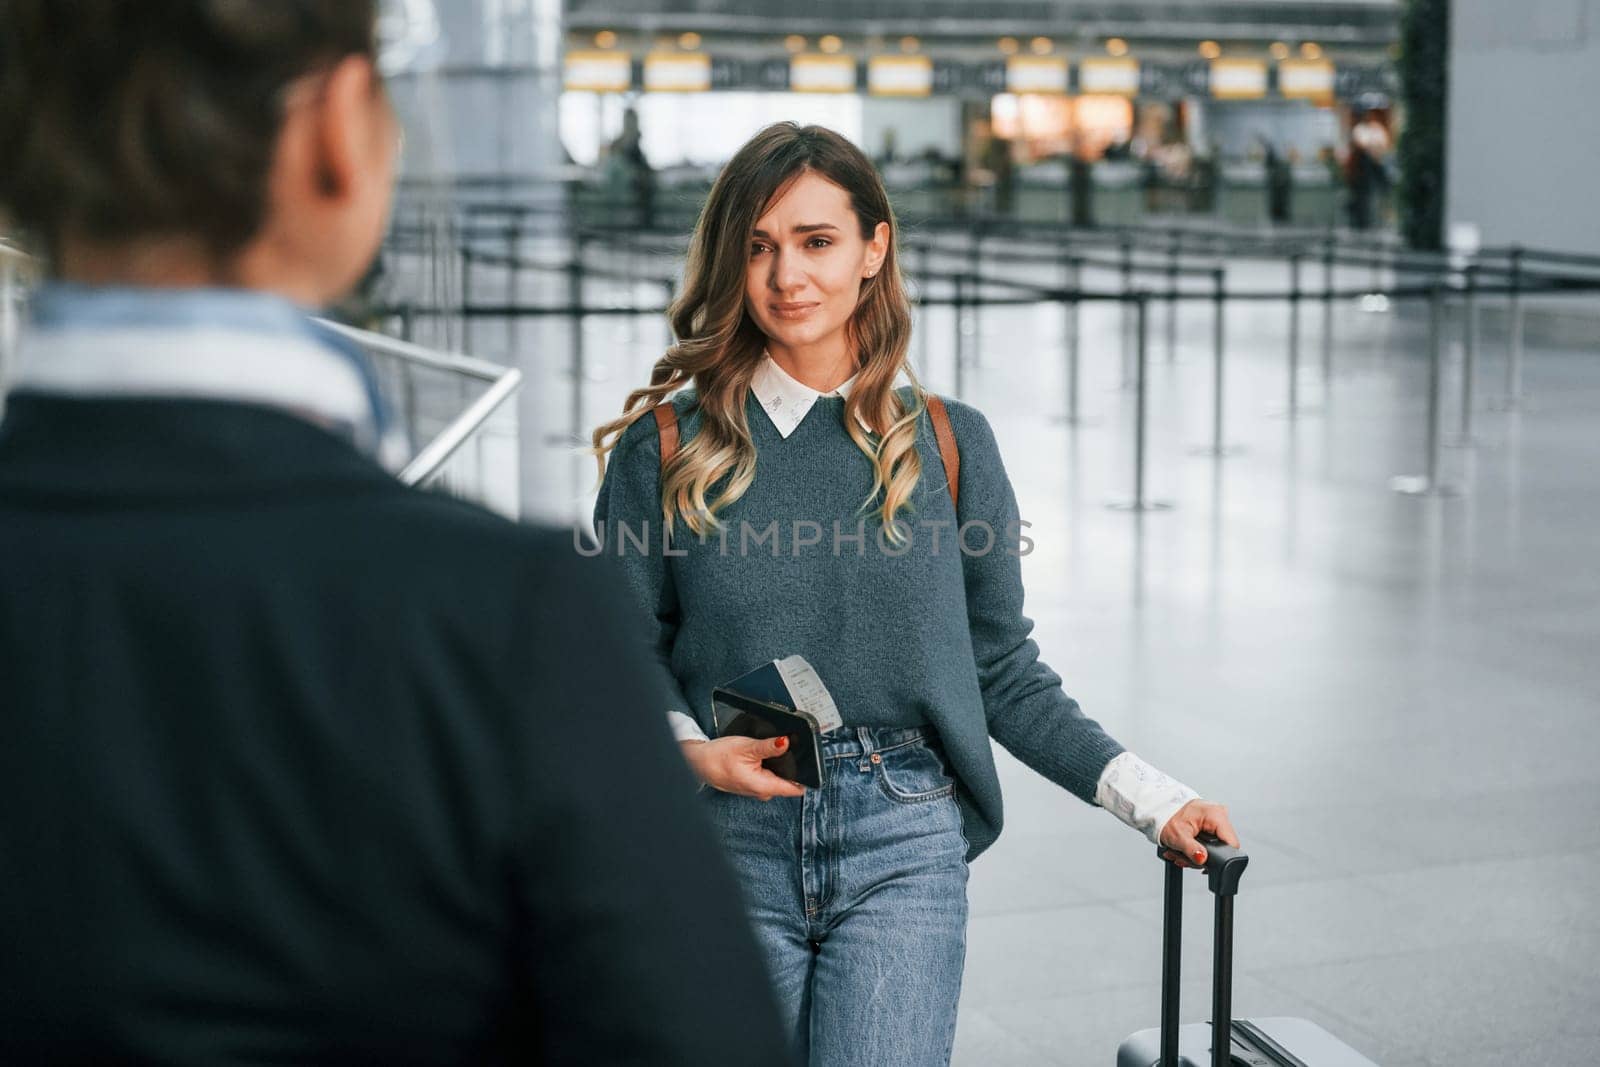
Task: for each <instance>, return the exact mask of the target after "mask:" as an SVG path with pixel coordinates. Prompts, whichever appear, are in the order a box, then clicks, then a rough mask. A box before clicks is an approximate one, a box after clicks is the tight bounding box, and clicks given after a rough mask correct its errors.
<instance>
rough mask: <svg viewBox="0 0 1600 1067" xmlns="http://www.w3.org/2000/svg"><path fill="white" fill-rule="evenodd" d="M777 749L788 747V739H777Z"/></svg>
mask: <svg viewBox="0 0 1600 1067" xmlns="http://www.w3.org/2000/svg"><path fill="white" fill-rule="evenodd" d="M778 747H779V748H788V747H789V739H788V738H787V737H780V738H778Z"/></svg>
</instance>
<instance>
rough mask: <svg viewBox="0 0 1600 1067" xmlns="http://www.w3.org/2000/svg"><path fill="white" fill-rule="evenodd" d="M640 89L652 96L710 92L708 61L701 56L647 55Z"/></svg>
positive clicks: (692, 53) (695, 54) (698, 53)
mask: <svg viewBox="0 0 1600 1067" xmlns="http://www.w3.org/2000/svg"><path fill="white" fill-rule="evenodd" d="M644 87H645V91H646V92H652V93H703V92H705V91H706V90H707V89H709V88H711V58H710V57H709V56H707V55H705V54H704V53H702V52H651V53H650V54H649V55H647V56H645V57H644Z"/></svg>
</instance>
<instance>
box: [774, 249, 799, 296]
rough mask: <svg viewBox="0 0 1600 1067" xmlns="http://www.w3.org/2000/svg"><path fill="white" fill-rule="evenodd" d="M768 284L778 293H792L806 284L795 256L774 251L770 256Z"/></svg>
mask: <svg viewBox="0 0 1600 1067" xmlns="http://www.w3.org/2000/svg"><path fill="white" fill-rule="evenodd" d="M770 284H771V285H772V287H773V288H774V289H776V290H777V291H778V292H780V293H792V292H794V291H795V290H797V289H800V288H803V287H804V286H805V284H806V274H805V271H804V270H803V269H802V264H801V263H800V260H799V258H798V257H796V256H792V255H785V254H784V253H782V252H776V253H774V254H773V256H772V276H771V279H770Z"/></svg>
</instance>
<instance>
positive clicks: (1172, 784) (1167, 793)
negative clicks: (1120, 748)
mask: <svg viewBox="0 0 1600 1067" xmlns="http://www.w3.org/2000/svg"><path fill="white" fill-rule="evenodd" d="M1199 796H1200V794H1199V793H1196V792H1195V791H1194V790H1193V789H1190V788H1189V787H1188V786H1186V785H1184V784H1183V783H1182V782H1180V781H1178V780H1177V779H1175V778H1172V777H1170V776H1168V775H1166V774H1163V773H1162V772H1161V771H1158V770H1157V769H1156V768H1154V767H1152V766H1150V764H1148V763H1146V762H1145V761H1144V760H1142V759H1140V758H1139V757H1138V756H1135V755H1134V754H1133V753H1132V752H1123V753H1122V754H1120V755H1119V756H1117V757H1116V758H1115V759H1113V760H1112V761H1111V762H1110V763H1108V764H1106V769H1105V770H1103V771H1101V772H1100V781H1099V784H1098V785H1096V786H1095V791H1094V800H1095V803H1096V804H1099V805H1100V806H1101V807H1102V808H1105V809H1106V810H1107V811H1109V812H1110V813H1111V814H1113V815H1115V816H1116V817H1117V818H1118V819H1120V820H1122V821H1123V822H1125V823H1127V824H1128V825H1129V826H1131V827H1133V828H1134V829H1135V830H1138V831H1139V832H1140V833H1142V834H1144V836H1145V837H1147V838H1149V839H1150V843H1151V844H1152V845H1157V846H1159V845H1160V844H1161V831H1162V829H1163V828H1164V827H1165V826H1166V825H1167V820H1168V819H1171V818H1172V817H1173V816H1174V815H1176V814H1177V813H1178V810H1179V809H1180V808H1182V807H1183V806H1184V805H1185V804H1187V803H1189V801H1191V800H1196V799H1198V798H1199Z"/></svg>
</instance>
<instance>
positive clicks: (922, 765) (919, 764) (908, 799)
mask: <svg viewBox="0 0 1600 1067" xmlns="http://www.w3.org/2000/svg"><path fill="white" fill-rule="evenodd" d="M877 772H878V773H877V778H878V788H879V789H881V790H883V795H884V796H886V797H888V798H889V799H890V800H892V801H894V802H895V803H897V804H925V803H927V802H929V801H932V800H940V799H942V798H944V797H948V796H950V795H952V794H953V793H954V792H955V789H956V783H955V779H954V778H952V777H950V774H949V772H948V771H947V770H946V769H945V765H944V760H943V759H942V758H941V757H940V755H939V753H937V752H935V751H934V750H933V749H932V748H931V747H929V745H928V743H927V742H926V741H915V742H912V743H911V744H909V745H901V746H899V747H897V748H892V749H890V750H889V751H887V752H884V753H883V754H882V761H881V762H880V763H878V764H877Z"/></svg>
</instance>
